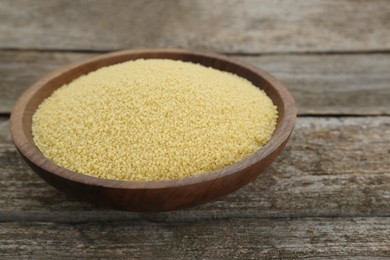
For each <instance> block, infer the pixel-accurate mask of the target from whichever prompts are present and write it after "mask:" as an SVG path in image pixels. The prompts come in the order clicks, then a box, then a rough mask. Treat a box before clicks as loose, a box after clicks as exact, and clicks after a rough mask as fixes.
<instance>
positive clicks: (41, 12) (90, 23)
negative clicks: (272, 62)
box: [0, 0, 390, 53]
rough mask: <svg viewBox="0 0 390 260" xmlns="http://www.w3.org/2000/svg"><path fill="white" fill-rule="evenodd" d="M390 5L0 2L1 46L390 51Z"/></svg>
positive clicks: (379, 0) (322, 0) (378, 1)
mask: <svg viewBox="0 0 390 260" xmlns="http://www.w3.org/2000/svg"><path fill="white" fill-rule="evenodd" d="M388 4H389V3H388V1H387V0H373V1H333V0H332V1H328V0H312V1H310V2H308V1H305V0H299V1H288V0H282V1H272V0H267V1H262V2H261V3H259V2H258V1H256V0H245V1H238V0H229V1H222V0H217V1H207V0H200V1H191V0H183V1H177V0H166V1H158V0H154V1H153V0H152V1H150V0H149V1H123V0H122V1H105V0H88V1H67V0H57V1H50V3H48V1H45V0H36V1H34V2H33V3H31V1H28V0H7V1H1V2H0V17H1V20H2V22H1V23H0V48H18V49H62V50H70V49H72V50H74V49H77V50H104V51H108V50H117V49H128V48H157V47H175V48H193V49H206V50H212V51H218V52H230V53H232V52H235V53H237V52H239V53H268V52H308V51H314V52H318V51H337V52H338V51H378V50H389V49H390V33H389V26H388V25H389V23H390V9H389V6H388Z"/></svg>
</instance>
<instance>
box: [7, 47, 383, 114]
mask: <svg viewBox="0 0 390 260" xmlns="http://www.w3.org/2000/svg"><path fill="white" fill-rule="evenodd" d="M96 55H97V54H91V53H72V52H34V51H0V93H1V94H0V113H3V114H7V113H10V111H11V108H12V106H13V105H14V103H15V101H16V99H17V98H18V97H19V96H20V95H21V93H22V92H23V91H24V90H25V89H26V88H27V87H29V86H30V85H32V84H33V83H34V82H35V81H37V80H38V79H39V78H40V77H42V76H44V75H45V74H47V73H49V72H50V71H53V70H55V69H58V68H60V67H62V66H65V65H67V64H69V63H73V62H76V61H79V60H81V59H83V58H87V57H92V56H96ZM233 58H237V59H240V60H243V61H246V62H249V63H251V64H254V65H256V66H258V67H260V68H263V69H264V70H266V71H268V72H270V73H272V74H273V75H275V76H276V77H277V78H279V79H281V80H282V81H283V82H284V83H285V84H286V86H287V87H288V88H289V89H290V91H291V92H292V94H293V95H294V97H295V99H296V102H297V105H298V112H299V114H315V115H318V114H348V115H381V114H384V115H389V114H390V102H389V100H390V54H352V55H347V54H342V55H263V56H256V57H250V56H249V57H248V56H233Z"/></svg>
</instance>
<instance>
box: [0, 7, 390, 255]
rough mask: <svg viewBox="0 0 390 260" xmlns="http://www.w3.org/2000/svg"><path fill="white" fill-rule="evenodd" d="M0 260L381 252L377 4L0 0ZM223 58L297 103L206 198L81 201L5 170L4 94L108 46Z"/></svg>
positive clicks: (387, 120)
mask: <svg viewBox="0 0 390 260" xmlns="http://www.w3.org/2000/svg"><path fill="white" fill-rule="evenodd" d="M0 20H1V22H0V113H1V117H0V255H1V258H11V257H33V258H52V259H57V258H64V257H71V258H76V257H91V258H96V257H97V258H118V257H119V258H136V257H141V258H171V259H176V258H183V259H193V258H206V259H207V258H211V259H215V258H221V259H231V258H238V259H244V258H245V259H247V258H253V259H259V258H298V257H309V258H327V257H331V258H353V257H361V258H362V259H365V258H366V257H377V258H381V257H383V258H388V257H390V117H389V115H390V54H389V51H390V30H389V28H390V2H389V1H386V0H383V1H381V0H374V1H325V0H314V1H304V0H302V1H301V0H299V1H294V2H292V1H261V2H260V1H224V2H222V1H206V0H205V1H174V0H168V1H115V2H114V1H104V0H97V1H66V0H60V1H46V0H40V1H27V0H26V1H22V0H3V1H1V2H0ZM139 47H143V48H145V47H179V48H191V49H200V50H208V51H215V52H220V53H224V54H226V55H229V56H233V57H235V58H237V59H241V60H244V61H247V62H250V63H253V64H255V65H258V66H259V67H261V68H263V69H265V70H267V71H269V72H271V73H272V74H274V75H275V76H276V77H278V78H280V79H281V80H282V81H284V82H285V84H286V85H287V86H288V87H289V88H290V90H291V91H292V93H293V95H294V96H295V98H296V101H297V103H298V107H299V118H298V121H297V125H296V129H295V132H294V134H293V136H292V138H291V140H290V142H289V143H288V145H287V147H286V149H285V151H284V152H283V153H282V155H281V156H280V157H279V158H278V159H277V160H276V161H275V162H274V164H273V166H272V167H271V168H270V169H269V170H268V171H267V172H266V173H264V174H263V175H261V176H259V177H258V178H257V179H256V181H254V182H253V183H251V184H249V185H248V186H246V187H244V188H243V189H241V190H239V191H237V192H235V193H234V194H231V195H229V196H227V197H225V198H223V199H221V200H218V201H216V202H213V203H209V204H206V205H203V206H200V207H197V208H192V209H189V210H183V211H177V212H168V213H153V214H141V213H129V212H120V211H113V210H107V209H100V208H96V207H94V206H92V205H89V204H85V203H81V202H78V201H76V200H75V199H73V198H70V197H66V196H65V195H64V194H62V193H60V192H59V191H57V190H55V189H54V188H52V187H51V186H49V185H47V184H46V183H45V182H44V181H43V180H41V179H40V178H39V177H38V176H37V175H35V174H34V173H33V172H32V171H31V170H30V169H29V168H27V167H26V166H25V165H24V163H23V162H22V161H21V159H20V157H19V155H18V154H17V152H16V150H15V148H14V146H13V144H12V142H11V140H10V136H9V133H8V122H9V121H8V119H9V114H10V111H11V107H12V105H13V104H14V102H15V100H16V98H17V97H18V96H19V95H20V94H21V92H22V91H23V90H24V89H26V88H27V87H28V86H29V85H30V84H32V83H33V82H34V81H35V80H37V79H38V78H39V77H41V76H42V75H44V74H46V73H47V72H49V71H52V70H53V69H56V68H59V67H61V66H63V65H65V64H68V63H70V62H73V61H77V60H80V59H82V58H85V57H89V56H94V55H97V54H98V53H103V52H106V51H112V50H118V49H131V48H139Z"/></svg>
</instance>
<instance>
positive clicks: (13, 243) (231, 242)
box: [0, 218, 390, 259]
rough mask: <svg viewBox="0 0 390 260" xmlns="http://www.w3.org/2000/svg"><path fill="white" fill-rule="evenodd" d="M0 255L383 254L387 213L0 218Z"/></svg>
mask: <svg viewBox="0 0 390 260" xmlns="http://www.w3.org/2000/svg"><path fill="white" fill-rule="evenodd" d="M0 253H1V254H2V256H3V257H6V258H8V257H19V258H25V257H27V258H31V257H32V258H38V259H41V258H45V259H46V258H56V259H58V258H63V257H67V258H79V257H87V258H92V257H93V258H94V259H96V258H110V259H111V258H117V257H119V258H126V259H128V258H131V259H135V258H143V259H144V258H147V259H150V258H153V259H156V258H158V259H161V258H163V259H167V258H169V259H263V258H266V259H280V258H282V259H297V258H306V257H308V258H309V257H317V258H318V257H322V258H337V259H340V258H342V259H344V257H349V258H352V257H355V258H354V259H356V258H357V257H361V259H367V258H368V257H369V258H370V259H372V258H373V257H378V258H379V257H382V258H383V259H385V258H386V257H389V256H390V218H342V219H340V218H333V219H329V218H327V219H323V218H307V219H290V220H289V219H272V220H269V219H253V218H249V219H226V220H213V221H199V222H188V223H153V222H147V221H126V222H116V223H112V222H101V223H80V224H72V225H70V224H61V223H23V222H21V223H1V224H0ZM317 258H316V259H317Z"/></svg>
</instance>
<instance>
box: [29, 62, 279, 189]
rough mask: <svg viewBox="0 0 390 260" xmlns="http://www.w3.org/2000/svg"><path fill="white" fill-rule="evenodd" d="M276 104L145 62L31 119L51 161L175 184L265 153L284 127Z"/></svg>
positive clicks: (221, 82)
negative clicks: (264, 148)
mask: <svg viewBox="0 0 390 260" xmlns="http://www.w3.org/2000/svg"><path fill="white" fill-rule="evenodd" d="M277 117H278V116H277V110H276V107H275V106H274V104H273V103H272V101H271V99H270V98H269V97H267V95H266V94H265V93H264V92H263V91H261V90H260V89H258V88H256V87H255V86H254V85H253V84H251V83H250V82H249V81H248V80H246V79H244V78H241V77H239V76H237V75H234V74H231V73H228V72H223V71H219V70H216V69H213V68H207V67H204V66H201V65H198V64H193V63H189V62H182V61H174V60H165V59H147V60H144V59H139V60H135V61H128V62H124V63H120V64H116V65H112V66H107V67H103V68H100V69H98V70H96V71H94V72H91V73H89V74H87V75H84V76H81V77H79V78H77V79H75V80H74V81H72V82H71V83H69V84H67V85H65V86H63V87H61V88H59V89H58V90H56V91H55V92H54V93H53V94H52V95H51V96H50V97H49V98H47V99H46V100H45V101H44V102H43V103H42V104H41V105H40V106H39V108H38V109H37V111H36V112H35V114H34V116H33V128H32V132H33V138H34V142H35V143H36V145H37V146H38V148H39V149H40V150H41V152H42V153H43V154H44V155H45V156H46V157H47V158H49V159H50V160H51V161H53V162H54V163H56V164H58V165H60V166H62V167H65V168H68V169H70V170H72V171H74V172H78V173H81V174H86V175H91V176H95V177H100V178H106V179H117V180H137V181H149V180H165V179H176V178H182V177H186V176H191V175H196V174H200V173H204V172H208V171H212V170H215V169H218V168H222V167H224V166H227V165H230V164H233V163H235V162H237V161H239V160H241V159H243V158H244V157H246V156H248V155H250V154H252V153H253V152H255V151H256V150H258V149H260V148H261V147H262V146H264V144H265V143H266V142H267V141H268V140H269V139H270V138H271V135H272V133H273V132H274V130H275V126H276V121H277Z"/></svg>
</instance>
